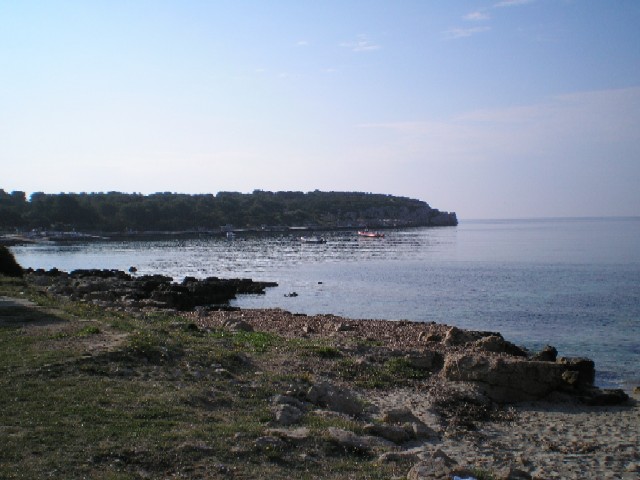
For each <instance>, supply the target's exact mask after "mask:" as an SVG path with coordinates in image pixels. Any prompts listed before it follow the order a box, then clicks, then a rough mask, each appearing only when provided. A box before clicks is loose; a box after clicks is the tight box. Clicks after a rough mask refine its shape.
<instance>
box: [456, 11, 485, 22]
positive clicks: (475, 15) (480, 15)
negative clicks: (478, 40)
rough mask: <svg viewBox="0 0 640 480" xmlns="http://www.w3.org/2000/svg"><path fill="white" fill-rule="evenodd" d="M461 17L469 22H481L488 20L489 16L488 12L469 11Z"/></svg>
mask: <svg viewBox="0 0 640 480" xmlns="http://www.w3.org/2000/svg"><path fill="white" fill-rule="evenodd" d="M463 18H464V19H465V20H467V21H470V22H483V21H485V20H489V19H490V18H491V16H490V15H489V14H488V13H484V12H471V13H468V14H467V15H465V16H464V17H463Z"/></svg>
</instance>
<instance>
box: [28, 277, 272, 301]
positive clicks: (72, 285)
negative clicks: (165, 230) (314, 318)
mask: <svg viewBox="0 0 640 480" xmlns="http://www.w3.org/2000/svg"><path fill="white" fill-rule="evenodd" d="M28 273H29V280H30V281H33V282H34V283H35V284H38V285H50V286H51V293H53V294H55V295H61V296H65V297H70V298H76V299H83V300H100V301H104V300H103V298H102V297H101V296H98V295H97V294H96V292H108V293H109V296H110V298H108V299H107V300H108V301H112V300H114V299H121V301H122V302H126V303H128V304H129V305H132V304H134V303H135V302H143V301H145V302H146V301H149V300H151V301H153V302H155V303H156V304H158V305H159V306H160V307H161V308H166V309H176V310H183V311H184V310H193V309H194V308H196V307H203V306H210V305H221V304H228V302H229V300H231V299H233V298H235V296H236V295H237V294H240V293H264V290H265V288H267V287H271V286H274V285H276V284H274V283H270V282H253V281H252V280H249V279H224V280H223V279H219V278H216V277H209V278H206V279H204V280H198V279H196V278H194V277H186V278H185V279H184V280H183V281H182V283H180V284H176V283H172V282H173V278H171V277H167V276H163V275H141V276H136V277H132V276H131V275H129V274H127V273H125V272H123V271H120V270H99V269H79V270H74V271H72V272H71V273H70V274H66V273H64V272H59V271H57V270H55V271H53V270H51V271H49V272H44V270H36V271H33V270H29V271H28ZM111 297H113V298H111Z"/></svg>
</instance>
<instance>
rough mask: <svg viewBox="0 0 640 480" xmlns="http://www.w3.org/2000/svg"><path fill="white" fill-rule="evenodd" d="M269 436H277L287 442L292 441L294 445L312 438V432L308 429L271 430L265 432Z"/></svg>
mask: <svg viewBox="0 0 640 480" xmlns="http://www.w3.org/2000/svg"><path fill="white" fill-rule="evenodd" d="M265 433H266V434H268V435H271V436H276V437H278V438H281V439H283V440H285V441H290V442H294V443H302V442H304V441H305V440H308V439H309V438H311V430H309V429H308V428H307V427H300V428H293V429H288V428H271V429H269V430H267V431H266V432H265Z"/></svg>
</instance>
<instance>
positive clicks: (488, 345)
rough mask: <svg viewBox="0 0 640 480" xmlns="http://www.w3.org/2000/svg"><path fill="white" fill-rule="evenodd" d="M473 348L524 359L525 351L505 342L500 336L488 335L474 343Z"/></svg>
mask: <svg viewBox="0 0 640 480" xmlns="http://www.w3.org/2000/svg"><path fill="white" fill-rule="evenodd" d="M474 346H475V347H477V348H479V349H480V350H484V351H485V352H493V353H506V354H507V355H513V356H515V357H526V356H527V351H526V350H524V349H522V348H520V347H518V346H517V345H515V344H513V343H511V342H508V341H506V340H505V339H504V338H502V336H499V335H489V336H488V337H482V338H480V339H478V340H476V341H475V342H474Z"/></svg>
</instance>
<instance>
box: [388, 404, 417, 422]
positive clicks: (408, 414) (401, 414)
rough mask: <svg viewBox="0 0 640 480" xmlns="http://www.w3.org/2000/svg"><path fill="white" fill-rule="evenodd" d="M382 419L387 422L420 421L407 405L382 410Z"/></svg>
mask: <svg viewBox="0 0 640 480" xmlns="http://www.w3.org/2000/svg"><path fill="white" fill-rule="evenodd" d="M382 421H383V422H385V423H392V424H393V423H395V424H400V423H412V422H420V419H419V418H418V417H416V416H415V415H414V414H413V412H412V411H411V410H409V409H408V408H406V407H400V408H391V409H388V410H385V411H383V412H382Z"/></svg>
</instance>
